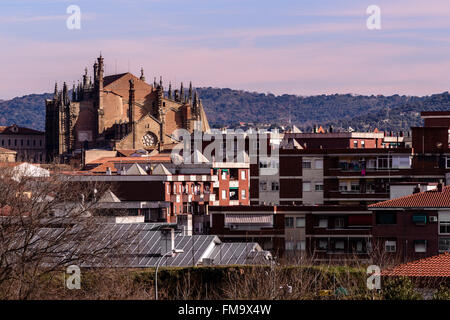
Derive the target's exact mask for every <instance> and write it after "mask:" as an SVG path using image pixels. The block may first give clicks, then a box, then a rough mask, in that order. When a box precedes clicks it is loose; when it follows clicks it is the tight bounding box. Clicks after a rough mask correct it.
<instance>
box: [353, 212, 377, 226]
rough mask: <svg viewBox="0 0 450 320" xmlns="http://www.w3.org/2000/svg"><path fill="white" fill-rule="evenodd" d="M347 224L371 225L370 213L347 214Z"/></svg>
mask: <svg viewBox="0 0 450 320" xmlns="http://www.w3.org/2000/svg"><path fill="white" fill-rule="evenodd" d="M348 225H349V226H371V225H372V215H367V214H366V215H362V214H357V215H349V216H348Z"/></svg>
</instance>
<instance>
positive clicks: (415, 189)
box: [413, 184, 420, 194]
mask: <svg viewBox="0 0 450 320" xmlns="http://www.w3.org/2000/svg"><path fill="white" fill-rule="evenodd" d="M416 193H420V184H418V185H417V186H415V187H414V191H413V194H416Z"/></svg>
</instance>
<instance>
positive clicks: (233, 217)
mask: <svg viewBox="0 0 450 320" xmlns="http://www.w3.org/2000/svg"><path fill="white" fill-rule="evenodd" d="M272 223H273V215H272V214H227V215H225V224H272Z"/></svg>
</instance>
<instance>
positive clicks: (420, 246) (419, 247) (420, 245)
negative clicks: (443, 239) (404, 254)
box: [414, 240, 427, 252]
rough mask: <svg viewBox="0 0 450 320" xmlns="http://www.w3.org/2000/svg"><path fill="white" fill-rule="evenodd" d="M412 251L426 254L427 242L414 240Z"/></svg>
mask: <svg viewBox="0 0 450 320" xmlns="http://www.w3.org/2000/svg"><path fill="white" fill-rule="evenodd" d="M414 251H415V252H427V241H426V240H415V241H414Z"/></svg>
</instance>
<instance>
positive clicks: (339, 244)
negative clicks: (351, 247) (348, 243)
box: [334, 240, 345, 250]
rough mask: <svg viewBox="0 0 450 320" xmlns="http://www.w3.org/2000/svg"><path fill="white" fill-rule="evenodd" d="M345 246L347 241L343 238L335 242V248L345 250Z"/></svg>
mask: <svg viewBox="0 0 450 320" xmlns="http://www.w3.org/2000/svg"><path fill="white" fill-rule="evenodd" d="M344 248H345V242H344V241H343V240H337V241H336V242H335V243H334V249H335V250H344Z"/></svg>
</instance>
